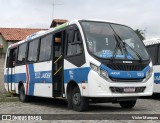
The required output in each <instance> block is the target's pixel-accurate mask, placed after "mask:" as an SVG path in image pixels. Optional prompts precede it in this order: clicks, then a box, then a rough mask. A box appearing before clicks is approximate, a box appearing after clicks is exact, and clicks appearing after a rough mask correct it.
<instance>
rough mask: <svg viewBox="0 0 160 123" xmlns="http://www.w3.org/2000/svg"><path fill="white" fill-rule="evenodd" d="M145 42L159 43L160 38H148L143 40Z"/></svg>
mask: <svg viewBox="0 0 160 123" xmlns="http://www.w3.org/2000/svg"><path fill="white" fill-rule="evenodd" d="M143 42H144V44H145V46H149V45H154V44H159V43H160V38H152V39H147V40H143Z"/></svg>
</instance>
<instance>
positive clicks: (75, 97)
mask: <svg viewBox="0 0 160 123" xmlns="http://www.w3.org/2000/svg"><path fill="white" fill-rule="evenodd" d="M73 103H74V104H75V105H79V104H80V94H79V93H75V94H74V95H73Z"/></svg>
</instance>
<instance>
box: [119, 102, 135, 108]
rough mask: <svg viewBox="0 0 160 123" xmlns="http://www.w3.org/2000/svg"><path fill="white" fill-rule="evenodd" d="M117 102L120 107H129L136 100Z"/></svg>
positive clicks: (132, 105) (131, 106)
mask: <svg viewBox="0 0 160 123" xmlns="http://www.w3.org/2000/svg"><path fill="white" fill-rule="evenodd" d="M119 104H120V106H121V107H122V108H126V109H131V108H133V107H134V106H135V104H136V100H130V101H120V102H119Z"/></svg>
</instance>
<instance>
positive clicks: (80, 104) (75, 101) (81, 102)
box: [72, 87, 89, 111]
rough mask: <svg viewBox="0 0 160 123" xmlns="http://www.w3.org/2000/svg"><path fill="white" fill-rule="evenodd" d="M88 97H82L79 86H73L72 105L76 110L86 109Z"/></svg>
mask: <svg viewBox="0 0 160 123" xmlns="http://www.w3.org/2000/svg"><path fill="white" fill-rule="evenodd" d="M88 106H89V99H88V98H87V97H82V96H81V93H80V90H79V87H75V88H74V89H73V93H72V107H73V109H74V110H76V111H85V110H87V109H88Z"/></svg>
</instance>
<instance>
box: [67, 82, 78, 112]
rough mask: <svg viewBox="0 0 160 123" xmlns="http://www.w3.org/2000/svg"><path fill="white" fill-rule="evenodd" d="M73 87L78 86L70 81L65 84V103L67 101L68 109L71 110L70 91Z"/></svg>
mask: <svg viewBox="0 0 160 123" xmlns="http://www.w3.org/2000/svg"><path fill="white" fill-rule="evenodd" d="M75 87H78V84H77V83H76V82H75V81H70V82H69V83H68V84H67V89H66V94H67V101H68V108H69V109H72V91H73V89H74V88H75Z"/></svg>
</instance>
